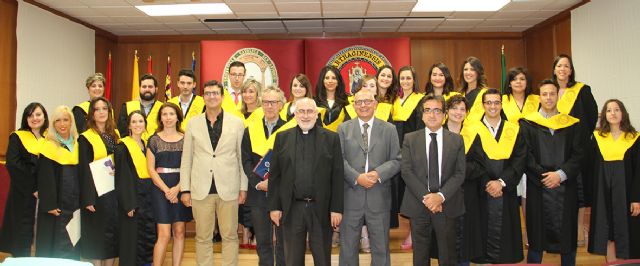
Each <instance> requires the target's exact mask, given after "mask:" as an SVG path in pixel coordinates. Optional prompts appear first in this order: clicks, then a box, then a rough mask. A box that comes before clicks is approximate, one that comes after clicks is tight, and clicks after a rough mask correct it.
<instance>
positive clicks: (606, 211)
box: [588, 136, 640, 259]
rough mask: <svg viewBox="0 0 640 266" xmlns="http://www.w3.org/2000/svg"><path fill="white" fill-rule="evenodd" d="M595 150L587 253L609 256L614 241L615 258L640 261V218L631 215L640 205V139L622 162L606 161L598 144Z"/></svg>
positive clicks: (594, 145) (594, 147)
mask: <svg viewBox="0 0 640 266" xmlns="http://www.w3.org/2000/svg"><path fill="white" fill-rule="evenodd" d="M622 137H623V136H621V138H622ZM592 147H593V149H592V151H593V154H595V156H594V158H595V159H596V160H595V161H594V164H593V165H592V166H593V172H592V173H593V177H594V179H593V181H594V182H593V185H594V186H593V206H592V207H591V223H590V224H591V226H590V228H591V229H590V230H589V247H588V251H589V253H594V254H598V255H606V254H607V241H608V240H613V241H614V242H615V244H616V257H618V258H623V259H639V258H640V216H636V217H633V216H631V215H630V204H631V202H640V139H636V141H635V143H634V144H633V146H631V148H629V149H628V150H627V151H626V152H625V154H624V159H623V160H622V161H604V159H603V158H602V153H601V152H600V149H599V148H598V146H597V144H596V143H595V141H593V145H592Z"/></svg>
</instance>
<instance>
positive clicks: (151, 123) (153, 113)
mask: <svg viewBox="0 0 640 266" xmlns="http://www.w3.org/2000/svg"><path fill="white" fill-rule="evenodd" d="M161 106H162V102H161V101H158V100H156V101H154V102H153V106H152V107H151V110H150V111H149V114H147V117H146V120H147V131H146V132H145V133H143V134H142V139H144V140H147V139H149V137H151V135H153V133H155V132H156V129H157V128H158V113H159V112H160V107H161ZM178 106H180V105H178ZM140 110H142V105H141V104H140V101H128V102H126V103H123V104H122V108H121V109H120V116H119V117H118V131H120V135H121V136H122V137H126V136H128V135H129V125H127V117H129V115H130V114H131V113H132V112H133V111H140ZM142 113H144V112H142Z"/></svg>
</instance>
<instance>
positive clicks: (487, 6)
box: [411, 0, 511, 12]
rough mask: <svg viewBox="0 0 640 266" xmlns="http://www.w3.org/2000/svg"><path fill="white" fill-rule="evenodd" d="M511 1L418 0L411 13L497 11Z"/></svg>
mask: <svg viewBox="0 0 640 266" xmlns="http://www.w3.org/2000/svg"><path fill="white" fill-rule="evenodd" d="M509 2H511V0H447V1H442V0H418V3H416V5H415V6H414V7H413V10H411V12H448V11H498V10H500V9H501V8H502V7H503V6H505V5H506V4H508V3H509Z"/></svg>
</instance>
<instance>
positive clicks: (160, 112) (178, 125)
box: [156, 88, 222, 133]
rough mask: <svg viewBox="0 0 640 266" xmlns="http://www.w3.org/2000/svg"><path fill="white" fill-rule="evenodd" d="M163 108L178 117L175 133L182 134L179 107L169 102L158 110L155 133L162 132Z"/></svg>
mask: <svg viewBox="0 0 640 266" xmlns="http://www.w3.org/2000/svg"><path fill="white" fill-rule="evenodd" d="M221 91H222V88H221ZM164 108H171V109H173V111H174V112H176V116H177V117H178V122H176V131H178V132H180V133H184V131H182V127H180V124H182V120H183V118H182V111H180V107H178V106H177V105H176V104H175V103H170V102H166V103H163V104H162V106H160V110H158V118H157V121H156V122H157V123H158V128H157V129H156V132H160V131H162V130H164V124H162V110H164Z"/></svg>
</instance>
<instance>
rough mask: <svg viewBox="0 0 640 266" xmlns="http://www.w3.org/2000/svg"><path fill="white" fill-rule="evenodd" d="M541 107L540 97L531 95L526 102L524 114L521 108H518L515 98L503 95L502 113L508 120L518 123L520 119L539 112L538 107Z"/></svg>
mask: <svg viewBox="0 0 640 266" xmlns="http://www.w3.org/2000/svg"><path fill="white" fill-rule="evenodd" d="M539 105H540V96H538V95H535V94H529V96H527V98H526V99H525V101H524V106H523V107H522V112H520V108H518V103H517V102H516V100H515V99H513V96H511V97H509V95H502V111H503V112H504V114H505V115H506V116H507V120H509V121H511V122H514V123H517V122H518V120H520V118H522V117H524V116H526V115H528V114H530V113H533V112H537V111H538V106H539Z"/></svg>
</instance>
